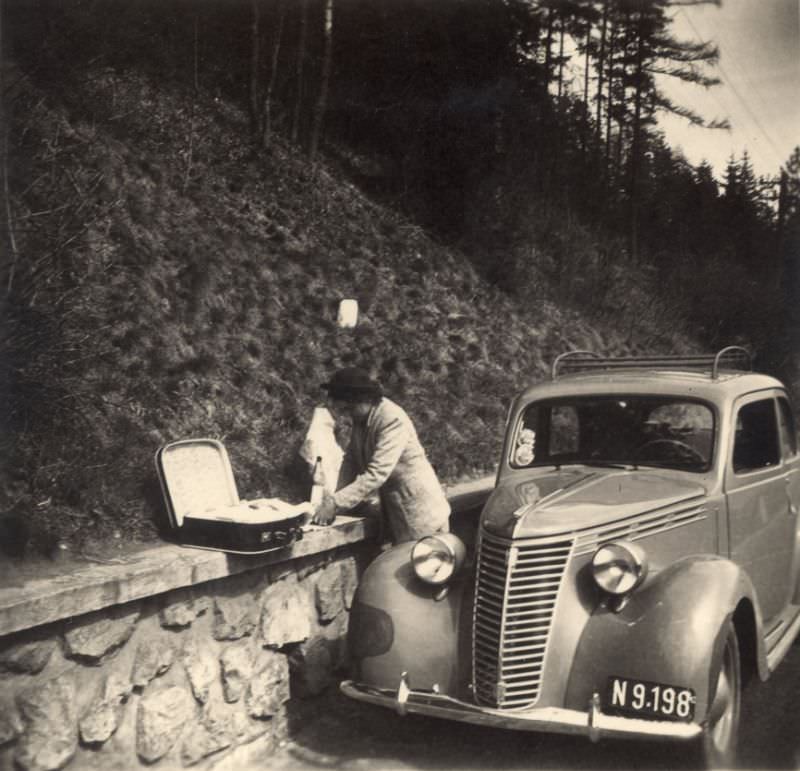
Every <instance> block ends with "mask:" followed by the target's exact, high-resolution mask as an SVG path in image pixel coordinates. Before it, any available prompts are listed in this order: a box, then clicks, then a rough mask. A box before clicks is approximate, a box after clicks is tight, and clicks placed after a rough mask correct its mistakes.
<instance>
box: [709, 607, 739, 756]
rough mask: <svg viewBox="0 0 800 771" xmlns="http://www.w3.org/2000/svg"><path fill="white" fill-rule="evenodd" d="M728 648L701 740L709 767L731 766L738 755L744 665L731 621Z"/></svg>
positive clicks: (727, 640)
mask: <svg viewBox="0 0 800 771" xmlns="http://www.w3.org/2000/svg"><path fill="white" fill-rule="evenodd" d="M724 634H725V648H724V649H723V652H722V660H721V661H720V665H719V672H718V673H717V678H716V688H715V689H714V700H713V701H712V702H711V708H710V709H709V711H708V716H707V718H706V724H705V726H704V728H703V734H702V736H701V738H700V740H699V747H698V749H699V755H700V760H701V762H702V764H703V766H704V767H705V768H730V766H731V765H732V764H733V761H734V757H735V754H736V740H737V738H738V733H739V714H740V711H741V705H742V668H741V660H740V658H739V640H738V638H737V637H736V629H735V628H734V626H733V623H732V622H731V621H729V622H728V624H727V627H726V630H725V632H724Z"/></svg>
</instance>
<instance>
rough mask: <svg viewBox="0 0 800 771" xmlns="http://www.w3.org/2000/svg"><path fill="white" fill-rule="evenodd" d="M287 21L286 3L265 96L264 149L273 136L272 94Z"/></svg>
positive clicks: (282, 12) (276, 35)
mask: <svg viewBox="0 0 800 771" xmlns="http://www.w3.org/2000/svg"><path fill="white" fill-rule="evenodd" d="M285 19H286V3H285V2H283V3H281V10H280V15H279V17H278V29H277V30H276V32H275V42H274V43H273V45H272V61H271V62H270V73H269V83H268V84H267V92H266V94H264V110H263V113H264V133H263V134H262V136H261V144H262V145H263V146H264V147H267V146H268V145H269V141H270V138H271V136H272V94H273V93H274V91H275V83H276V82H277V80H278V62H279V60H280V55H281V40H282V38H283V24H284V21H285Z"/></svg>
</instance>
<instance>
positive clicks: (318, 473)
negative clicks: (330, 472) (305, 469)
mask: <svg viewBox="0 0 800 771" xmlns="http://www.w3.org/2000/svg"><path fill="white" fill-rule="evenodd" d="M324 492H325V472H324V471H323V469H322V458H321V457H320V456H319V455H317V459H316V461H314V470H313V471H312V472H311V499H310V500H311V505H312V506H313V507H314V511H316V510H317V509H318V508H319V507H320V504H321V503H322V497H323V494H324Z"/></svg>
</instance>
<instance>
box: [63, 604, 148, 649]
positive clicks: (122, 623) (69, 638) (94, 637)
mask: <svg viewBox="0 0 800 771" xmlns="http://www.w3.org/2000/svg"><path fill="white" fill-rule="evenodd" d="M139 613H140V610H139V606H138V604H137V603H130V604H128V605H118V606H116V607H114V608H111V609H109V610H102V611H96V612H94V613H90V614H88V615H87V616H82V617H81V618H79V619H78V620H77V621H75V622H73V624H72V625H71V626H70V628H69V629H67V630H66V631H65V632H64V642H65V648H66V650H65V653H66V655H67V656H68V657H70V658H75V659H79V660H81V661H83V662H85V663H88V664H100V663H101V662H102V661H103V659H105V658H106V657H107V656H108V655H109V654H111V653H113V652H114V651H116V650H117V649H118V648H120V647H121V646H123V645H124V644H125V643H126V642H127V641H128V638H129V637H130V636H131V635H132V634H133V630H134V628H135V627H136V622H137V621H138V619H139Z"/></svg>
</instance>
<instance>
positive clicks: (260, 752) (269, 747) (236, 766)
mask: <svg viewBox="0 0 800 771" xmlns="http://www.w3.org/2000/svg"><path fill="white" fill-rule="evenodd" d="M265 725H269V724H268V723H267V724H265ZM265 731H266V728H265ZM274 751H275V747H274V744H273V742H272V741H271V739H270V738H263V735H262V737H259V738H258V739H254V740H252V741H250V742H248V743H247V744H241V745H239V746H238V747H234V748H233V749H232V750H231V751H230V752H228V753H226V754H225V755H224V756H223V757H221V758H219V759H217V760H216V761H215V762H214V763H212V765H211V766H210V768H209V771H242V769H245V768H263V769H267V768H269V767H270V763H269V761H270V757H271V756H272V754H273V753H274Z"/></svg>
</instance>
